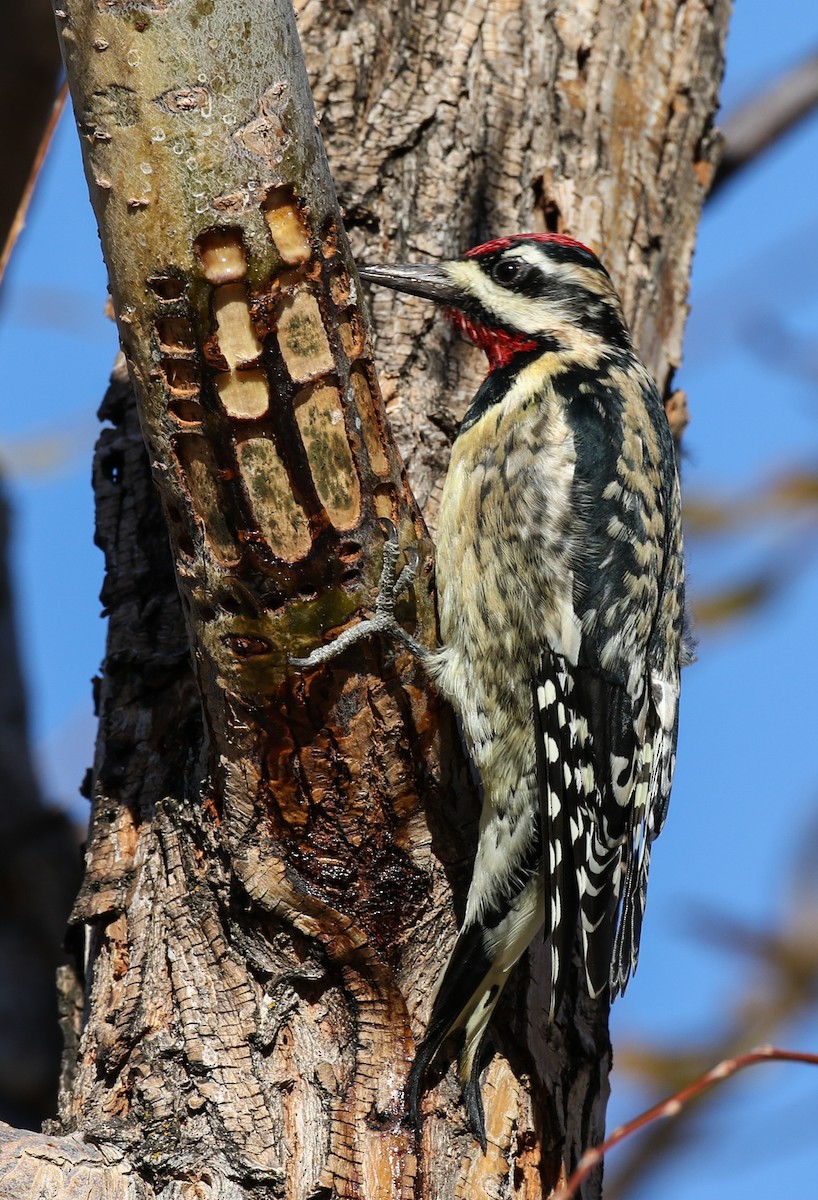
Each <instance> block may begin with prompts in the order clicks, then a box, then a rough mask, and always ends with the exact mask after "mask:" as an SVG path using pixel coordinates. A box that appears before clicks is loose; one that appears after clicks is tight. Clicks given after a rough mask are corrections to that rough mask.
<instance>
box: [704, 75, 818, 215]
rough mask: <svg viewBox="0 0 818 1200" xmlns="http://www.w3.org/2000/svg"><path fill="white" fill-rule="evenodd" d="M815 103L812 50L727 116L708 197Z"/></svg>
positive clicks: (817, 102) (817, 83)
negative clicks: (722, 147)
mask: <svg viewBox="0 0 818 1200" xmlns="http://www.w3.org/2000/svg"><path fill="white" fill-rule="evenodd" d="M817 105H818V54H813V55H811V57H810V58H808V59H806V60H805V61H804V62H802V63H799V65H798V66H797V67H796V68H795V69H794V70H792V71H789V72H788V73H787V74H786V75H784V76H782V78H781V79H778V80H776V82H775V83H774V84H773V85H772V87H771V88H768V89H767V90H766V91H763V92H761V94H760V95H758V96H754V97H753V99H752V100H749V101H748V102H747V103H746V104H744V105H742V107H741V108H739V109H738V111H737V112H735V113H733V114H732V115H731V116H729V117H727V119H726V120H725V122H724V125H723V126H722V133H723V135H724V140H725V143H726V148H725V151H724V155H723V156H722V160H721V162H720V163H719V165H718V168H717V170H716V173H715V175H714V176H713V183H712V185H711V187H710V195H709V196H708V200H711V199H712V198H713V196H714V195H715V194H716V192H718V190H719V189H720V188H721V187H722V185H723V184H725V183H726V182H727V180H728V179H730V178H731V177H732V176H733V175H734V174H735V173H736V172H737V171H740V170H741V168H742V167H746V166H747V165H748V164H749V163H751V162H753V160H754V159H756V158H757V157H758V156H759V154H761V153H762V151H764V150H766V149H767V147H768V146H769V145H771V144H772V143H773V142H774V141H776V140H777V139H778V138H780V137H782V136H783V134H785V133H786V132H787V131H788V130H789V129H791V128H792V126H793V125H795V124H797V122H798V121H800V120H801V119H802V117H805V116H807V114H808V113H810V112H812V110H813V109H814V108H815V107H816V106H817Z"/></svg>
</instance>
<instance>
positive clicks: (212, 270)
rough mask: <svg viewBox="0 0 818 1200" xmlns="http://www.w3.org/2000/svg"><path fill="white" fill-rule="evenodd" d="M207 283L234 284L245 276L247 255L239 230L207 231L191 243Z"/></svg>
mask: <svg viewBox="0 0 818 1200" xmlns="http://www.w3.org/2000/svg"><path fill="white" fill-rule="evenodd" d="M193 246H194V249H195V251H196V253H197V255H198V256H199V261H200V262H201V264H202V270H203V271H204V275H205V279H207V280H208V282H209V283H213V284H222V283H236V282H237V281H238V280H239V279H244V277H245V275H246V274H247V253H246V251H245V249H244V240H243V238H242V236H241V230H240V229H233V228H228V229H208V230H207V231H206V232H205V233H201V234H199V236H198V237H197V238H196V241H195V242H194V243H193Z"/></svg>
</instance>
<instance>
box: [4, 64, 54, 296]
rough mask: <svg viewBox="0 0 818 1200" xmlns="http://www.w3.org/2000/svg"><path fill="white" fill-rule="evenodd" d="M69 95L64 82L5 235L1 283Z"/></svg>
mask: <svg viewBox="0 0 818 1200" xmlns="http://www.w3.org/2000/svg"><path fill="white" fill-rule="evenodd" d="M67 96H68V84H67V83H63V85H62V87H61V88H60V90H59V92H58V93H57V98H56V100H55V101H54V103H53V105H52V107H51V116H50V117H49V118H48V122H47V124H46V127H45V129H44V130H43V133H42V136H41V137H40V141H39V143H38V144H37V148H36V151H35V154H34V158H33V160H32V163H31V169H30V170H29V172H28V178H27V179H26V181H25V186H24V187H23V191H22V194H21V196H20V200H19V202H18V204H17V208H16V210H15V212H14V216H13V218H12V220H11V223H10V224H9V227H8V232H7V233H6V235H5V242H4V245H3V253H2V255H0V284H2V282H3V278H4V276H5V274H6V267H7V266H8V264H9V259H10V258H11V255H12V251H13V250H14V247H15V246H16V245H17V239H18V237H19V236H20V234H21V233H22V232H23V229H24V228H25V224H26V217H27V215H28V209H29V205H30V204H31V197H32V196H33V195H34V188H35V187H36V186H37V180H38V179H39V176H40V171H41V170H42V168H43V163H44V162H45V156H46V154H47V153H48V147H49V146H50V145H51V139H52V137H53V136H54V130H55V129H56V128H57V122H58V121H59V119H60V114H61V113H62V110H63V107H64V105H65V101H66V97H67Z"/></svg>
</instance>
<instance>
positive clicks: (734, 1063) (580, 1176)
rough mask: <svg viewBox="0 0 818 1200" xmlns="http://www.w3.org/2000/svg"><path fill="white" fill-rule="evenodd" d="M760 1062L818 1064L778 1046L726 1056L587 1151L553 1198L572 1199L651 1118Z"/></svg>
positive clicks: (817, 1059)
mask: <svg viewBox="0 0 818 1200" xmlns="http://www.w3.org/2000/svg"><path fill="white" fill-rule="evenodd" d="M760 1062H800V1063H808V1064H810V1065H811V1066H818V1054H807V1053H805V1052H801V1051H798V1050H779V1049H777V1048H776V1047H775V1046H759V1047H758V1048H757V1049H756V1050H751V1051H750V1052H749V1053H748V1054H741V1055H737V1056H736V1057H735V1058H726V1059H725V1060H724V1061H723V1062H720V1063H719V1064H718V1066H716V1067H713V1069H712V1070H711V1071H708V1072H707V1074H706V1075H702V1076H701V1077H700V1078H699V1079H696V1080H694V1081H693V1083H688V1084H687V1085H686V1086H685V1087H683V1088H680V1089H679V1091H678V1092H674V1094H673V1095H672V1096H669V1097H668V1098H667V1099H666V1100H662V1101H661V1102H660V1103H659V1104H654V1105H653V1107H652V1108H648V1109H646V1110H645V1112H643V1113H640V1114H639V1116H638V1117H634V1118H633V1120H632V1121H626V1122H625V1124H624V1125H620V1126H619V1128H618V1129H615V1130H614V1131H613V1133H612V1134H611V1136H610V1137H609V1138H606V1140H605V1141H604V1142H602V1143H601V1145H599V1146H595V1147H594V1148H593V1149H592V1150H586V1151H585V1153H584V1154H583V1156H582V1158H581V1159H580V1160H579V1164H578V1166H577V1169H576V1170H575V1171H574V1173H573V1174H572V1175H571V1176H570V1178H569V1179H568V1180H567V1181H566V1183H565V1184H564V1185H563V1187H561V1188H560V1189H559V1190H558V1191H556V1192H555V1193H554V1196H553V1200H571V1197H572V1196H575V1195H576V1194H577V1190H578V1189H579V1188H580V1187H581V1186H582V1184H583V1183H584V1182H585V1180H586V1179H587V1178H588V1176H589V1175H590V1174H591V1172H592V1171H593V1170H594V1169H595V1168H596V1167H598V1166H599V1164H600V1163H601V1162H602V1160H603V1158H604V1157H605V1155H606V1154H607V1153H608V1151H609V1150H611V1149H613V1147H614V1146H616V1145H618V1144H619V1143H620V1142H622V1141H624V1140H625V1138H627V1137H630V1136H631V1134H632V1133H636V1132H637V1131H638V1130H640V1129H644V1128H645V1126H646V1125H650V1123H651V1122H652V1121H659V1120H661V1119H663V1118H664V1117H675V1116H676V1114H677V1113H678V1112H680V1111H681V1109H682V1108H684V1106H685V1105H686V1104H688V1103H689V1102H690V1101H691V1100H694V1099H695V1098H696V1097H697V1096H700V1095H701V1094H702V1093H703V1092H706V1091H708V1089H709V1088H711V1087H713V1085H714V1084H716V1083H719V1082H721V1080H722V1079H729V1078H730V1076H731V1075H735V1074H736V1073H737V1072H738V1071H742V1070H743V1069H744V1068H745V1067H752V1066H754V1065H755V1064H756V1063H760Z"/></svg>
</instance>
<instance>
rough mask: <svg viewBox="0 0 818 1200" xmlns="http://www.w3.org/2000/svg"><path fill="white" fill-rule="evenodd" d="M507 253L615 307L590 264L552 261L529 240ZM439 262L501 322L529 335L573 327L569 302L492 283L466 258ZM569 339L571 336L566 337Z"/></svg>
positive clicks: (610, 289)
mask: <svg viewBox="0 0 818 1200" xmlns="http://www.w3.org/2000/svg"><path fill="white" fill-rule="evenodd" d="M508 257H509V258H511V257H514V258H519V259H520V260H521V261H523V262H526V263H530V264H531V265H532V266H535V267H536V268H537V269H538V270H540V271H542V273H543V275H545V276H550V277H551V278H552V279H554V280H555V281H557V282H559V283H563V284H566V285H567V284H573V285H574V286H577V285H579V286H580V287H582V288H585V289H587V291H589V292H590V293H591V294H592V295H595V296H599V297H601V298H604V299H606V300H613V301H614V302H615V303H617V307H618V299H617V296H616V292H615V291H614V289H613V286H612V285H611V283H610V281H609V280H608V279H607V277H606V276H605V275H603V274H602V273H601V272H599V271H596V270H594V268H593V267H583V266H579V265H575V264H573V263H560V262H554V261H553V259H550V258H549V257H548V255H547V254H546V253H544V252H543V251H542V250H541V249H540V248H539V247H538V246H535V245H531V244H528V245H520V246H514V247H513V253H511V252H509V254H508ZM442 265H443V267H444V269H445V270H446V272H447V273H448V275H449V278H450V279H451V280H452V282H453V283H454V284H456V285H457V286H458V287H462V288H463V289H464V290H465V291H467V292H469V293H470V294H471V295H472V296H474V298H475V299H476V300H477V301H478V302H479V303H480V304H481V305H482V306H483V308H485V309H486V311H487V312H489V313H492V314H494V315H495V316H496V317H497V318H498V320H500V321H502V323H503V324H504V325H511V326H512V327H513V328H515V329H518V330H519V331H520V333H523V334H526V333H527V334H531V335H532V336H537V335H542V334H545V333H551V334H555V335H557V336H560V337H561V336H563V335H565V334H567V333H568V331H570V330H573V329H575V327H576V314H575V313H574V312H573V311H572V310H571V306H570V305H569V304H568V303H564V302H560V301H556V300H544V299H531V298H530V297H528V296H523V295H520V294H519V293H517V292H514V291H513V290H512V289H511V288H505V287H503V286H502V285H501V284H499V283H495V282H494V280H493V279H491V278H490V276H489V275H487V274H486V272H485V271H484V270H483V268H482V267H481V266H479V265H478V263H477V262H471V261H469V260H468V259H467V260H466V261H462V262H448V263H444V264H442ZM569 340H572V339H570V337H569Z"/></svg>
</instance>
